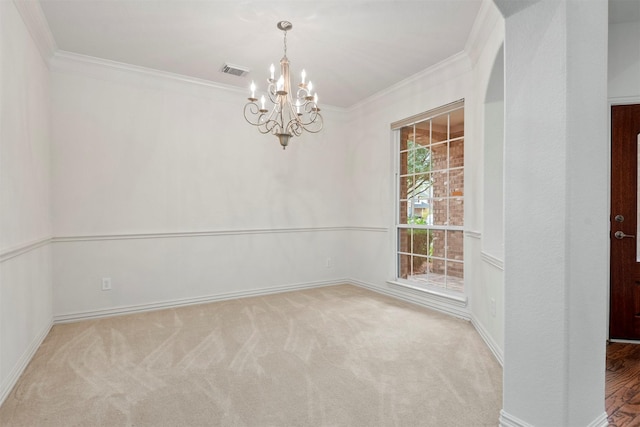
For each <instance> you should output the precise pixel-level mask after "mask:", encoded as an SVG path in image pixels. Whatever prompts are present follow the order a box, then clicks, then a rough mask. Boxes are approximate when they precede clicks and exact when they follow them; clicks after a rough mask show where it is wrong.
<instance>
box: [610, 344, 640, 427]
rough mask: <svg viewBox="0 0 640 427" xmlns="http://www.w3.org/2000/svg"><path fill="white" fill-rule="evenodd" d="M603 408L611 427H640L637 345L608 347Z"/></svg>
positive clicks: (639, 357) (638, 355)
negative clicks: (604, 407)
mask: <svg viewBox="0 0 640 427" xmlns="http://www.w3.org/2000/svg"><path fill="white" fill-rule="evenodd" d="M606 378H607V380H606V400H605V406H606V410H607V414H609V426H610V427H623V426H624V427H631V426H634V427H635V426H638V427H640V344H623V343H610V344H609V345H607V374H606Z"/></svg>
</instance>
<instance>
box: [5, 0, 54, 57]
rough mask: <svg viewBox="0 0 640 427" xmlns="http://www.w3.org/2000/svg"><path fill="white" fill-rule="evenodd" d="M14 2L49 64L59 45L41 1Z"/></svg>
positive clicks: (19, 0)
mask: <svg viewBox="0 0 640 427" xmlns="http://www.w3.org/2000/svg"><path fill="white" fill-rule="evenodd" d="M13 4H14V6H15V7H16V9H17V10H18V13H19V14H20V16H21V17H22V21H23V22H24V25H25V26H26V27H27V30H29V33H30V34H31V37H32V38H33V41H34V42H35V44H36V46H38V50H39V51H40V54H41V55H42V58H43V59H44V61H45V63H46V64H47V65H48V64H49V60H50V59H51V57H52V56H53V55H54V54H55V52H56V51H57V50H58V46H57V45H56V41H55V39H54V38H53V34H52V33H51V29H50V28H49V24H48V23H47V18H45V16H44V12H43V11H42V7H40V3H39V2H37V1H35V0H13Z"/></svg>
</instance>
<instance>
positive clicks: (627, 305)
mask: <svg viewBox="0 0 640 427" xmlns="http://www.w3.org/2000/svg"><path fill="white" fill-rule="evenodd" d="M639 135H640V105H616V106H613V107H611V233H610V235H611V236H610V238H611V283H610V310H609V338H610V339H625V340H640V262H639V261H640V260H639V255H640V251H638V145H639V144H640V136H639Z"/></svg>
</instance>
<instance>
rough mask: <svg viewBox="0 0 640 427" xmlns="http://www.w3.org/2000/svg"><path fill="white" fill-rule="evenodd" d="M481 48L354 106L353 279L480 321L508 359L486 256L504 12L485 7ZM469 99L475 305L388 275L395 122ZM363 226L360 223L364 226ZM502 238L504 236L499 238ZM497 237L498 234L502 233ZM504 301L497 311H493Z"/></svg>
mask: <svg viewBox="0 0 640 427" xmlns="http://www.w3.org/2000/svg"><path fill="white" fill-rule="evenodd" d="M479 19H480V21H481V22H479V23H478V24H477V25H478V26H479V28H476V32H475V33H474V34H476V35H478V40H481V41H479V42H478V43H479V44H478V45H476V46H474V47H473V50H474V52H473V54H472V55H466V54H459V55H456V56H454V57H452V58H450V59H449V60H447V61H445V62H443V63H441V64H439V65H437V66H436V67H433V68H432V69H429V70H425V71H424V72H423V73H420V74H418V75H416V76H414V77H413V78H410V79H408V80H406V81H403V82H400V83H399V84H397V85H396V86H394V87H392V88H390V90H387V91H384V92H383V93H380V94H379V95H378V96H376V97H374V98H372V99H370V100H368V101H366V102H364V103H362V104H360V105H357V106H356V107H354V108H353V109H352V111H351V117H352V119H351V121H350V123H351V125H350V137H349V140H350V141H351V143H350V144H349V151H348V161H347V164H348V168H349V172H350V180H351V181H350V187H351V196H352V197H353V200H352V201H351V211H350V220H349V221H350V222H349V224H350V226H351V227H353V228H354V230H353V231H351V237H350V245H349V248H350V250H349V253H350V257H351V260H350V264H351V270H350V274H351V279H352V280H353V281H354V282H356V283H359V284H361V285H363V286H368V287H370V288H372V289H375V290H377V291H380V292H385V293H390V294H392V295H394V296H397V297H401V298H405V299H409V300H413V301H416V302H419V303H421V304H424V305H427V306H431V307H433V308H436V309H439V310H443V311H446V312H450V313H452V314H455V315H458V316H461V317H465V318H468V319H472V320H473V322H474V324H475V325H476V327H477V328H478V329H479V331H480V332H481V334H482V335H483V337H484V339H485V340H486V341H487V342H488V344H489V345H490V347H491V348H492V350H493V351H494V353H495V354H496V357H498V359H499V360H502V346H503V343H504V340H503V330H504V318H503V311H504V307H503V305H502V303H503V292H504V281H503V278H502V271H501V270H500V269H497V270H496V269H495V267H493V266H491V265H488V264H487V263H486V262H484V261H483V260H482V255H481V252H482V239H483V238H484V230H483V209H484V208H483V204H484V200H483V193H484V188H483V175H484V167H483V161H482V159H483V151H484V143H483V141H484V122H483V121H484V110H485V92H486V87H487V84H488V81H489V78H490V74H491V70H492V68H493V63H494V60H495V57H496V54H497V52H498V50H499V49H500V46H501V44H502V42H503V36H504V26H503V21H502V17H501V16H500V14H499V12H498V11H497V9H496V8H495V6H494V5H493V4H492V3H491V2H487V3H486V4H485V5H483V10H482V12H481V13H480V14H479ZM461 98H464V99H465V135H466V138H465V229H466V230H467V231H468V233H466V236H465V242H464V244H465V289H466V293H467V296H468V303H467V304H466V306H465V304H462V307H461V306H460V304H458V303H457V302H452V301H448V300H446V299H443V298H441V297H439V296H432V295H425V294H422V295H421V296H420V294H418V293H415V292H411V291H407V290H403V289H402V288H399V287H397V286H394V285H393V284H389V283H388V282H387V281H389V280H393V279H394V278H395V271H394V253H393V247H394V238H395V236H394V229H393V224H394V215H395V213H394V210H393V206H394V187H393V185H394V179H393V162H394V153H393V140H392V132H391V131H390V124H391V123H392V122H394V121H397V120H400V119H404V118H407V117H411V116H413V115H415V114H419V113H422V112H425V111H428V110H430V109H433V108H436V107H439V106H442V105H445V104H448V103H450V102H453V101H456V100H458V99H461ZM358 227H360V228H358ZM498 238H501V236H499V237H498ZM494 240H495V239H494ZM491 299H494V300H495V302H496V311H495V313H496V314H495V315H494V314H492V311H491V310H490V304H491Z"/></svg>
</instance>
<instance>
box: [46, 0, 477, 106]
mask: <svg viewBox="0 0 640 427" xmlns="http://www.w3.org/2000/svg"><path fill="white" fill-rule="evenodd" d="M40 4H41V5H42V9H43V11H44V13H45V16H46V18H47V21H48V23H49V26H50V28H51V31H52V33H53V37H54V39H55V41H56V43H57V46H58V48H59V49H61V50H64V51H69V52H74V53H78V54H82V55H88V56H93V57H97V58H102V59H108V60H112V61H118V62H123V63H128V64H133V65H138V66H143V67H148V68H152V69H156V70H162V71H168V72H171V73H177V74H181V75H186V76H191V77H196V78H200V79H205V80H209V81H213V82H217V83H222V84H225V85H232V86H238V87H242V88H248V87H249V84H250V83H251V81H252V80H255V82H256V84H257V85H258V91H260V90H264V89H265V87H266V83H265V81H266V78H267V77H268V73H269V71H268V70H269V66H270V65H271V64H272V63H275V64H276V67H277V64H278V61H279V60H280V58H281V57H282V55H283V33H282V32H281V31H280V30H278V29H277V28H276V23H277V22H278V21H281V20H288V21H291V22H292V23H293V29H292V30H291V31H289V33H288V35H287V45H288V50H287V56H288V57H289V60H290V62H291V69H292V73H293V76H294V81H297V80H298V79H299V77H298V75H299V72H300V71H301V70H302V68H305V70H306V72H307V75H308V76H309V77H308V78H309V79H310V80H311V81H313V83H314V86H315V88H316V89H317V91H318V95H319V103H320V104H324V105H333V106H337V107H349V106H352V105H354V104H356V103H358V102H359V101H361V100H363V99H365V98H367V97H369V96H371V95H373V94H375V93H377V92H379V91H381V90H383V89H386V88H388V87H389V86H392V85H393V84H395V83H397V82H399V81H401V80H403V79H405V78H407V77H410V76H412V75H414V74H416V73H418V72H420V71H422V70H424V69H425V68H428V67H429V66H431V65H434V64H436V63H438V62H440V61H442V60H444V59H446V58H448V57H450V56H452V55H454V54H456V53H458V52H460V51H462V50H463V49H464V46H465V43H466V41H467V38H468V36H469V33H470V30H471V27H472V25H473V22H474V20H475V17H476V15H477V13H478V11H479V8H480V4H481V0H423V1H398V0H395V1H382V0H368V1H362V0H342V1H323V0H315V1H307V0H297V1H292V0H290V1H264V0H260V1H242V0H217V1H203V0H200V1H194V0H144V1H143V0H106V1H104V0H40ZM225 63H230V64H234V65H239V66H243V67H246V68H248V69H249V70H250V72H249V74H248V75H247V76H245V77H237V76H232V75H227V74H223V73H222V72H220V69H221V68H222V66H223V64H225ZM276 77H277V76H276ZM292 83H293V82H292ZM247 95H248V89H247Z"/></svg>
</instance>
